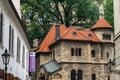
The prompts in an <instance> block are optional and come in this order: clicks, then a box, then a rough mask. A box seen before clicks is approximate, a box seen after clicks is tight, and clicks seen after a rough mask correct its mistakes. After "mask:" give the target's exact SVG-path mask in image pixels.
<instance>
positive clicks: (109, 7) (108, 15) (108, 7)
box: [104, 0, 114, 26]
mask: <svg viewBox="0 0 120 80" xmlns="http://www.w3.org/2000/svg"><path fill="white" fill-rule="evenodd" d="M104 8H105V9H104V11H105V14H104V16H105V19H106V20H107V21H108V22H109V23H110V24H111V26H114V16H113V0H106V3H105V6H104Z"/></svg>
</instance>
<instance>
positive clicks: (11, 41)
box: [9, 25, 14, 54]
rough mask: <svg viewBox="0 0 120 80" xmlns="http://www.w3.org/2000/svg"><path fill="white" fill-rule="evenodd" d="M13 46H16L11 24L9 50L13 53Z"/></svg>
mask: <svg viewBox="0 0 120 80" xmlns="http://www.w3.org/2000/svg"><path fill="white" fill-rule="evenodd" d="M13 47H14V30H13V29H12V28H11V25H10V26H9V51H10V53H11V54H13V51H14V50H13Z"/></svg>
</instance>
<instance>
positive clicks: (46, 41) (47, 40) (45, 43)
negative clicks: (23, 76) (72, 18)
mask: <svg viewBox="0 0 120 80" xmlns="http://www.w3.org/2000/svg"><path fill="white" fill-rule="evenodd" d="M66 29H67V28H66V27H65V25H60V33H62V32H63V31H65V30H66ZM55 34H56V31H55V25H53V26H52V27H51V29H50V31H49V32H48V34H47V35H46V37H45V39H44V40H43V41H42V43H41V44H40V46H39V48H38V50H37V52H50V49H49V45H50V44H51V43H52V42H53V41H54V40H55Z"/></svg>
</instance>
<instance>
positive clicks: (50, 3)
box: [21, 0, 99, 40]
mask: <svg viewBox="0 0 120 80" xmlns="http://www.w3.org/2000/svg"><path fill="white" fill-rule="evenodd" d="M21 3H22V13H23V16H22V19H23V22H24V24H25V25H26V26H28V33H30V38H31V40H32V39H33V36H34V37H38V38H39V37H41V36H42V35H46V33H47V32H48V30H49V28H50V25H52V24H54V23H59V24H65V25H66V26H67V27H69V26H70V25H79V26H82V27H91V26H92V25H93V24H94V23H95V22H96V20H98V17H99V11H98V5H96V4H97V3H95V1H94V0H21ZM26 23H27V24H26ZM37 31H38V32H37ZM36 34H38V35H36Z"/></svg>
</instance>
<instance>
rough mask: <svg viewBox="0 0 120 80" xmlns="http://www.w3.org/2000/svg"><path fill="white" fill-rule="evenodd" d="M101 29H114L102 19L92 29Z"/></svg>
mask: <svg viewBox="0 0 120 80" xmlns="http://www.w3.org/2000/svg"><path fill="white" fill-rule="evenodd" d="M99 28H109V29H112V26H111V25H110V24H109V23H108V22H107V21H106V20H105V19H104V18H100V19H99V20H98V21H97V22H96V23H95V25H93V27H92V28H91V29H99Z"/></svg>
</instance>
